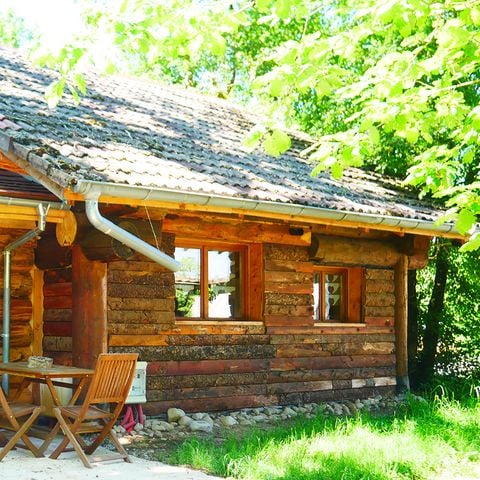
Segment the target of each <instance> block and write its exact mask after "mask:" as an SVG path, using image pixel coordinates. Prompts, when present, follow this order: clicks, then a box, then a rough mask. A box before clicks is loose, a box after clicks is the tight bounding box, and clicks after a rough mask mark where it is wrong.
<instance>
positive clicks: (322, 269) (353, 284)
mask: <svg viewBox="0 0 480 480" xmlns="http://www.w3.org/2000/svg"><path fill="white" fill-rule="evenodd" d="M313 274H314V279H315V277H316V276H317V275H320V279H321V281H320V282H319V283H318V285H319V286H318V288H319V292H318V294H319V310H320V315H319V317H320V318H315V316H316V311H315V305H314V313H313V315H314V323H315V324H316V325H333V324H335V325H337V324H338V325H348V324H350V325H351V324H352V323H362V324H363V321H364V319H363V299H364V269H363V268H359V267H355V268H353V267H329V266H316V267H315V268H314V271H313ZM328 274H338V275H342V276H343V281H342V306H341V310H342V314H341V318H339V319H332V320H325V319H324V318H323V317H324V305H325V275H328ZM314 285H315V282H314ZM314 288H315V287H314Z"/></svg>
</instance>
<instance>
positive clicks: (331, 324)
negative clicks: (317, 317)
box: [313, 322, 367, 328]
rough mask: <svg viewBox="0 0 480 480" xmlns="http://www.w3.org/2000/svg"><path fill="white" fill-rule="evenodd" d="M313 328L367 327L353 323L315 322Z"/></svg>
mask: <svg viewBox="0 0 480 480" xmlns="http://www.w3.org/2000/svg"><path fill="white" fill-rule="evenodd" d="M313 326H314V327H317V328H327V327H335V328H337V327H345V328H351V327H354V328H365V327H366V326H367V325H366V324H365V323H353V322H315V323H314V324H313Z"/></svg>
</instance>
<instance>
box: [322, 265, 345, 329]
mask: <svg viewBox="0 0 480 480" xmlns="http://www.w3.org/2000/svg"><path fill="white" fill-rule="evenodd" d="M342 297H343V275H342V274H333V273H327V274H325V306H324V312H323V313H324V318H325V321H331V320H337V321H340V320H343V318H342V317H343V312H342V302H343V298H342Z"/></svg>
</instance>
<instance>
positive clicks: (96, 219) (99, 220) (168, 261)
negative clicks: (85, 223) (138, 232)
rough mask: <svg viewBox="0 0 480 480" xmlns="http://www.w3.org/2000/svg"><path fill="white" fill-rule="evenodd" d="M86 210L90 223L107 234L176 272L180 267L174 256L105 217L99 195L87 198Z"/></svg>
mask: <svg viewBox="0 0 480 480" xmlns="http://www.w3.org/2000/svg"><path fill="white" fill-rule="evenodd" d="M85 212H86V214H87V218H88V220H89V221H90V223H91V224H92V225H93V226H94V227H95V228H96V229H97V230H100V231H101V232H103V233H104V234H105V235H109V236H110V237H112V238H114V239H115V240H118V241H119V242H121V243H123V244H124V245H126V246H127V247H130V248H132V249H133V250H136V251H137V252H139V253H141V254H142V255H145V256H146V257H148V258H150V259H151V260H153V261H154V262H157V263H158V264H160V265H162V266H163V267H165V268H168V269H169V270H171V271H172V272H176V271H177V270H179V269H180V263H179V262H177V261H176V260H175V259H174V258H172V257H169V256H168V255H167V254H166V253H163V252H162V251H160V250H158V249H157V248H155V247H152V245H150V244H148V243H147V242H144V241H143V240H142V239H140V238H138V237H136V236H135V235H132V234H131V233H130V232H127V231H126V230H124V229H123V228H120V227H119V226H118V225H115V224H114V223H113V222H111V221H110V220H108V219H106V218H105V217H103V216H102V215H101V213H100V211H99V209H98V195H97V196H96V198H95V199H94V200H92V199H88V200H85Z"/></svg>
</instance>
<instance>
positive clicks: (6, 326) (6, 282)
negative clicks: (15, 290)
mask: <svg viewBox="0 0 480 480" xmlns="http://www.w3.org/2000/svg"><path fill="white" fill-rule="evenodd" d="M37 208H38V214H39V216H40V218H39V221H38V225H37V227H36V228H34V229H33V230H30V231H29V232H27V233H25V234H24V235H22V236H21V237H20V238H18V239H17V240H15V241H13V242H12V243H9V244H8V245H7V246H6V247H5V248H4V250H3V255H4V270H3V323H2V326H3V330H2V332H3V333H2V334H1V336H2V361H3V362H4V363H7V362H9V361H10V267H11V253H12V251H13V250H15V249H16V248H19V247H21V246H22V245H23V244H24V243H27V242H29V241H30V240H33V239H34V238H36V237H38V235H39V234H40V233H41V232H43V231H44V230H45V225H46V222H47V220H46V218H47V213H48V207H47V209H46V210H44V206H43V204H41V203H39V204H38V205H37ZM2 387H3V390H4V391H5V393H6V394H8V375H7V374H3V375H2Z"/></svg>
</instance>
